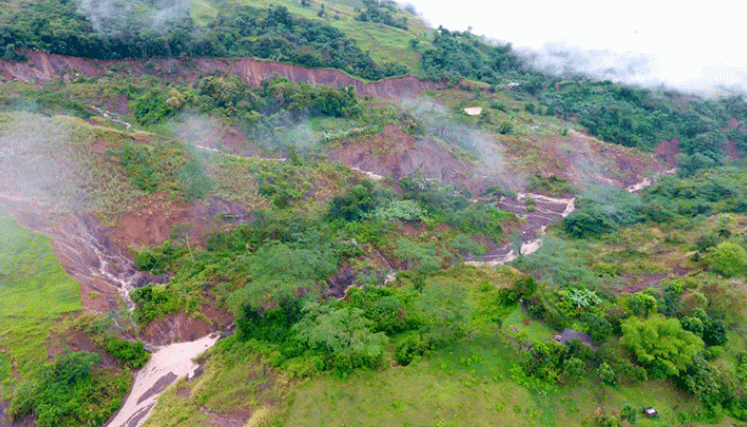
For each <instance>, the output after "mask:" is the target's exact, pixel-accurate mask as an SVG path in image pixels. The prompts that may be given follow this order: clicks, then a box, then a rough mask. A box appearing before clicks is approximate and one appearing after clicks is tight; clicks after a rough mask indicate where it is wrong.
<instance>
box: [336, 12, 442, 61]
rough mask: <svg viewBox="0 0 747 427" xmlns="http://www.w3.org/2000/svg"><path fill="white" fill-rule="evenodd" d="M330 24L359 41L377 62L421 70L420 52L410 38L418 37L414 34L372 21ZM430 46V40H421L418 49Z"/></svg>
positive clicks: (341, 21)
mask: <svg viewBox="0 0 747 427" xmlns="http://www.w3.org/2000/svg"><path fill="white" fill-rule="evenodd" d="M330 24H331V25H332V26H334V27H335V28H337V29H339V30H340V31H342V32H343V33H345V35H347V36H348V37H350V38H352V39H353V40H355V41H356V42H358V45H359V46H360V48H361V49H363V50H364V51H368V53H369V54H370V55H371V57H372V58H373V59H374V61H376V62H377V63H379V64H381V63H384V62H392V61H394V62H398V63H401V64H403V65H405V66H406V67H407V68H408V69H409V70H410V72H411V73H416V72H417V71H418V70H420V53H419V51H418V50H415V49H413V48H412V47H410V40H411V39H413V38H417V37H416V36H415V35H414V34H412V33H410V32H408V31H405V30H402V29H399V28H394V27H388V26H386V25H379V24H374V23H372V22H358V21H347V20H340V21H332V22H330ZM428 47H432V44H431V43H430V41H428V40H421V42H420V45H419V47H418V49H420V50H423V49H426V48H428Z"/></svg>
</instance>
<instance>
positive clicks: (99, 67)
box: [0, 52, 445, 99]
mask: <svg viewBox="0 0 747 427" xmlns="http://www.w3.org/2000/svg"><path fill="white" fill-rule="evenodd" d="M27 56H28V57H29V60H28V61H27V62H9V61H6V60H0V76H1V77H3V78H5V79H9V80H12V79H18V80H22V81H24V82H26V83H29V82H33V81H38V82H44V81H48V80H52V79H54V78H56V77H59V76H63V77H64V76H69V75H70V74H72V73H82V74H83V75H85V76H87V77H93V76H98V75H101V74H103V73H104V72H106V71H107V70H109V69H111V68H123V69H126V70H127V71H128V72H131V73H134V74H151V73H160V72H167V73H168V74H170V75H173V74H174V73H175V72H176V73H177V75H178V76H180V77H183V78H185V79H186V80H187V81H191V80H196V79H197V78H199V77H200V76H202V75H205V74H208V73H210V72H212V71H223V72H225V73H228V74H233V75H238V76H241V77H243V78H244V80H245V81H246V82H247V83H249V84H251V85H255V86H257V85H259V84H260V82H262V80H266V79H267V78H269V77H271V76H273V75H278V76H281V77H286V78H287V79H288V80H290V81H293V82H296V83H310V84H322V85H329V86H335V87H349V86H353V87H354V88H355V90H356V92H357V93H358V94H360V95H364V96H373V97H377V98H390V99H395V98H397V99H398V98H408V97H412V96H416V95H418V94H419V93H420V92H422V91H424V90H429V89H436V88H438V87H442V86H445V83H443V82H433V81H422V80H419V79H417V78H415V77H411V76H407V77H398V78H390V79H384V80H380V81H376V82H364V81H362V80H359V79H356V78H353V77H351V76H349V75H347V74H345V73H343V72H341V71H337V70H331V69H326V68H314V69H312V68H306V67H302V66H300V65H293V64H286V63H281V62H271V61H261V60H258V59H253V58H240V59H231V58H196V59H165V58H164V59H152V60H150V61H143V60H117V61H98V60H91V59H86V58H76V57H70V56H62V55H52V54H48V53H44V52H27ZM30 64H31V65H30ZM146 64H149V66H148V67H147V68H146ZM152 65H155V69H154V68H153V67H152Z"/></svg>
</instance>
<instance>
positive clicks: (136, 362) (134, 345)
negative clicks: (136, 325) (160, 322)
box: [106, 337, 150, 369]
mask: <svg viewBox="0 0 747 427" xmlns="http://www.w3.org/2000/svg"><path fill="white" fill-rule="evenodd" d="M106 351H107V352H108V353H109V354H111V355H112V356H114V357H115V358H116V359H117V360H118V361H119V362H120V363H122V364H124V365H126V366H127V367H128V368H132V369H137V368H139V367H141V366H143V365H145V362H147V361H148V359H150V353H148V352H147V351H145V348H143V343H142V341H140V340H135V341H134V342H130V341H127V340H123V339H121V338H117V337H109V338H107V339H106Z"/></svg>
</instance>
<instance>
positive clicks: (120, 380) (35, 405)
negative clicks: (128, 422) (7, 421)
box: [8, 351, 131, 427]
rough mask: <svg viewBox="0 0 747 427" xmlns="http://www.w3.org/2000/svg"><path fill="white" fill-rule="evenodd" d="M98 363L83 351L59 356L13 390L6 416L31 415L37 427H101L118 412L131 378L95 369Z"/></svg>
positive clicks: (97, 358)
mask: <svg viewBox="0 0 747 427" xmlns="http://www.w3.org/2000/svg"><path fill="white" fill-rule="evenodd" d="M100 360H101V358H100V356H99V355H98V354H96V353H87V352H84V351H81V352H75V353H62V354H60V355H59V356H58V358H57V361H56V362H54V363H52V364H48V365H45V366H44V367H43V368H42V369H41V370H40V371H39V372H38V374H37V375H36V376H35V377H34V379H33V380H31V381H29V382H25V383H22V384H21V385H19V386H18V387H17V388H16V390H15V393H14V395H13V399H12V400H11V403H10V406H9V408H8V415H10V417H11V418H12V419H14V420H18V419H20V418H22V417H23V416H25V415H27V414H30V413H31V414H33V415H34V416H35V418H36V425H37V426H39V427H57V426H72V425H75V426H91V427H92V426H99V425H102V424H103V423H104V422H105V421H106V420H107V419H108V418H109V417H110V416H111V414H112V413H114V411H116V410H117V409H119V407H120V405H121V401H122V397H123V396H124V393H125V392H126V391H127V389H128V387H129V385H130V378H131V376H129V375H123V374H119V373H115V372H110V371H107V370H95V369H94V367H95V366H96V364H98V363H99V362H100Z"/></svg>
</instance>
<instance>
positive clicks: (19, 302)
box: [0, 209, 82, 391]
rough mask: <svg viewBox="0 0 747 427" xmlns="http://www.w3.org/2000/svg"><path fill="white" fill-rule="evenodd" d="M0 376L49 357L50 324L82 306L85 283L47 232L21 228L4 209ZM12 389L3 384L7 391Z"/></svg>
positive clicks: (22, 372) (0, 261) (23, 371)
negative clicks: (69, 272)
mask: <svg viewBox="0 0 747 427" xmlns="http://www.w3.org/2000/svg"><path fill="white" fill-rule="evenodd" d="M0 230H1V232H0V351H4V352H5V354H6V355H5V356H2V357H0V379H3V378H7V377H8V376H9V375H10V374H11V369H10V366H9V365H10V364H12V366H13V367H14V368H15V369H16V370H17V371H18V373H19V374H20V375H21V376H22V377H23V376H25V375H27V374H28V373H30V372H32V371H33V370H34V369H35V368H36V367H37V366H39V365H40V364H41V363H43V362H45V361H46V360H47V349H46V340H47V339H48V338H49V331H50V328H51V327H52V326H53V324H54V322H55V321H57V320H58V319H59V318H60V315H62V314H63V313H68V312H72V311H78V310H81V308H82V306H81V299H80V284H79V283H77V282H76V281H74V280H73V279H71V278H70V277H69V276H68V275H67V273H66V272H65V270H63V269H62V266H61V265H60V262H59V261H58V260H57V258H55V255H54V252H53V250H52V245H51V244H50V239H49V237H47V236H44V235H42V234H38V233H32V232H31V231H29V230H27V229H25V228H23V227H21V226H20V225H19V224H18V223H17V222H16V221H15V219H14V218H13V217H12V216H11V215H10V214H8V213H7V212H5V211H4V210H2V209H0ZM6 390H7V389H6V388H5V387H3V391H6Z"/></svg>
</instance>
